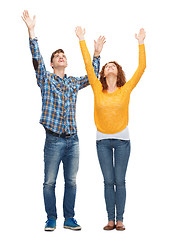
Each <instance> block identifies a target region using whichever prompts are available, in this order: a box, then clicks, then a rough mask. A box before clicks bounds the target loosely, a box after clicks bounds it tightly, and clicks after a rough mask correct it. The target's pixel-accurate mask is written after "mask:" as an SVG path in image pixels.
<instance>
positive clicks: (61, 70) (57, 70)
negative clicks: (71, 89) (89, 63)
mask: <svg viewBox="0 0 172 240" xmlns="http://www.w3.org/2000/svg"><path fill="white" fill-rule="evenodd" d="M54 74H56V75H57V76H59V77H61V78H63V77H64V75H65V68H55V69H54Z"/></svg>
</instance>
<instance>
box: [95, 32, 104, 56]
mask: <svg viewBox="0 0 172 240" xmlns="http://www.w3.org/2000/svg"><path fill="white" fill-rule="evenodd" d="M105 42H106V41H105V37H101V36H100V37H99V38H98V39H97V41H94V49H95V52H99V53H100V52H101V51H102V48H103V45H104V43H105Z"/></svg>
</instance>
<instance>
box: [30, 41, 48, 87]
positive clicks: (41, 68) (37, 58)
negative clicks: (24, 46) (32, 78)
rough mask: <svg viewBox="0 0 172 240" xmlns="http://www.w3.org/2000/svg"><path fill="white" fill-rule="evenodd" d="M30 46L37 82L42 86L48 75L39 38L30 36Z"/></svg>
mask: <svg viewBox="0 0 172 240" xmlns="http://www.w3.org/2000/svg"><path fill="white" fill-rule="evenodd" d="M29 46H30V50H31V54H32V61H33V66H34V69H35V73H36V78H37V84H38V86H39V87H40V88H42V86H43V84H44V80H45V76H46V68H45V64H44V61H43V58H42V56H41V54H40V50H39V46H38V40H37V38H34V39H31V38H29Z"/></svg>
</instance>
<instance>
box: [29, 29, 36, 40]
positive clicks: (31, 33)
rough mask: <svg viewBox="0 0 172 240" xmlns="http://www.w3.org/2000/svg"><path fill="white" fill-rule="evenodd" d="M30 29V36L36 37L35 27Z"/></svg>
mask: <svg viewBox="0 0 172 240" xmlns="http://www.w3.org/2000/svg"><path fill="white" fill-rule="evenodd" d="M28 31H29V37H30V38H32V39H33V38H34V37H35V31H34V28H31V29H29V28H28Z"/></svg>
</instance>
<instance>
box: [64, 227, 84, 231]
mask: <svg viewBox="0 0 172 240" xmlns="http://www.w3.org/2000/svg"><path fill="white" fill-rule="evenodd" d="M63 227H64V228H66V229H70V230H76V231H79V230H81V227H69V226H63Z"/></svg>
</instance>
